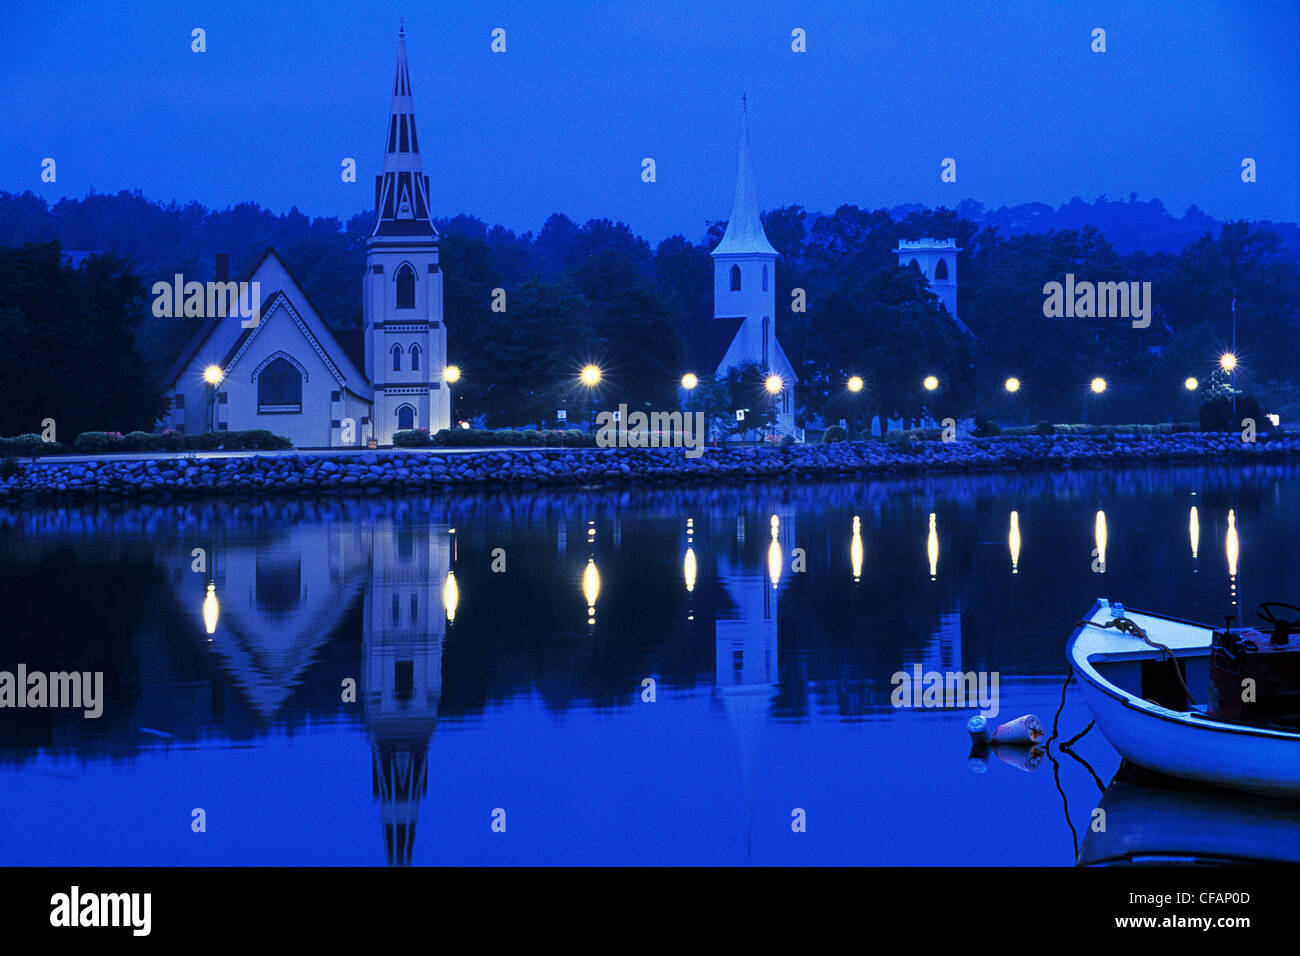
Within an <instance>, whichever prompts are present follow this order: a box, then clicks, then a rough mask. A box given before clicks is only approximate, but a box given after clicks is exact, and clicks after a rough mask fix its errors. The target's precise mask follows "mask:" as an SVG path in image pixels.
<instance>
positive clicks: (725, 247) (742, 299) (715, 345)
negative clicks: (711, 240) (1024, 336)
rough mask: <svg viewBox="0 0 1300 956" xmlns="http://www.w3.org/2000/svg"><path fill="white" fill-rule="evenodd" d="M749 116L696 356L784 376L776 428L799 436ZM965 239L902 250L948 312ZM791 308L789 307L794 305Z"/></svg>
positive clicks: (904, 261)
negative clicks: (709, 310)
mask: <svg viewBox="0 0 1300 956" xmlns="http://www.w3.org/2000/svg"><path fill="white" fill-rule="evenodd" d="M748 126H749V114H748V110H747V109H742V119H741V127H740V158H739V160H738V162H737V164H736V198H735V203H734V205H733V207H732V211H731V218H730V219H729V220H727V229H726V232H725V233H724V234H723V236H722V240H721V241H720V242H719V243H718V244H717V246H716V247H714V249H713V253H712V255H713V321H712V322H711V323H709V324H708V327H707V328H705V329H700V330H696V331H697V335H696V336H695V337H694V341H693V342H692V343H691V348H692V352H693V358H695V359H696V360H697V361H699V362H701V363H702V365H703V367H705V368H706V370H707V371H708V372H709V373H711V374H712V375H713V376H714V377H715V378H717V379H719V380H721V379H722V378H725V377H726V374H727V370H728V369H730V368H733V367H735V366H739V365H741V364H743V363H745V362H754V363H757V364H758V365H759V366H760V367H761V368H762V369H763V373H764V375H766V376H772V375H775V376H776V377H777V378H779V379H780V382H781V388H780V391H779V392H778V393H777V394H776V395H774V396H773V401H774V402H775V403H776V406H777V423H776V428H775V432H776V434H778V435H781V434H798V430H797V429H796V428H795V425H794V415H795V409H796V405H795V397H794V396H795V388H794V387H795V384H796V383H797V382H798V380H799V377H798V376H797V375H796V374H795V371H794V366H793V365H792V364H791V362H790V360H789V358H787V357H786V354H785V350H784V349H783V348H781V343H780V342H779V341H778V340H777V336H776V260H777V257H778V256H779V255H780V253H778V252H777V251H776V250H775V249H774V248H772V244H771V243H770V242H769V241H768V238H767V233H766V231H765V230H764V229H763V222H762V219H761V218H760V216H759V211H758V197H757V191H756V189H755V185H754V165H753V162H752V161H751V159H750V155H749V129H748ZM959 252H961V250H960V249H958V248H957V243H956V241H955V240H953V239H932V238H923V239H914V240H912V239H901V240H899V243H898V246H897V248H895V249H894V254H895V255H896V256H897V257H898V264H899V265H900V266H907V265H915V266H916V267H917V268H918V269H920V270H921V274H922V275H924V276H925V278H926V279H927V280H928V281H929V284H930V289H931V291H933V292H934V293H935V295H936V296H938V298H939V301H940V302H942V303H943V305H944V307H945V308H946V309H947V310H948V314H949V315H950V316H951V317H952V319H953V321H954V322H955V323H956V324H957V326H958V328H960V329H961V330H962V331H963V332H965V333H966V334H968V335H969V334H970V329H969V328H967V327H966V325H965V323H963V322H962V321H961V319H959V318H958V317H957V253H959ZM787 308H788V306H787Z"/></svg>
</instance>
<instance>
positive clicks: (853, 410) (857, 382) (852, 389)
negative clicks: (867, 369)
mask: <svg viewBox="0 0 1300 956" xmlns="http://www.w3.org/2000/svg"><path fill="white" fill-rule="evenodd" d="M848 384H849V394H850V395H851V396H852V399H851V401H850V403H849V415H850V418H849V441H853V432H854V429H855V428H856V426H857V424H858V395H859V394H861V392H862V378H861V376H858V375H854V376H852V377H851V378H850V379H849V383H848Z"/></svg>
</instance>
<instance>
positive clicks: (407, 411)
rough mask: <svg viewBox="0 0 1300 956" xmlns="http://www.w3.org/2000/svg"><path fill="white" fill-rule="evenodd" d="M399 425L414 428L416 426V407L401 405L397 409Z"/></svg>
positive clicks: (399, 426)
mask: <svg viewBox="0 0 1300 956" xmlns="http://www.w3.org/2000/svg"><path fill="white" fill-rule="evenodd" d="M397 427H398V428H414V427H415V408H414V406H411V405H401V406H399V407H398V409H397Z"/></svg>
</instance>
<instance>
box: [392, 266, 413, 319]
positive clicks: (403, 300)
mask: <svg viewBox="0 0 1300 956" xmlns="http://www.w3.org/2000/svg"><path fill="white" fill-rule="evenodd" d="M396 280H397V307H398V308H399V309H414V308H415V270H414V269H412V268H411V266H410V264H409V263H405V262H404V263H402V265H401V268H399V269H398V270H397V276H396Z"/></svg>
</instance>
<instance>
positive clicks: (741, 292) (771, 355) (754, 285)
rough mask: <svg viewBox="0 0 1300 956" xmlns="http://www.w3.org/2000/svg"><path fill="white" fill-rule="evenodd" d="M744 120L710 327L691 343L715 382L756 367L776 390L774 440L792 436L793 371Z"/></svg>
mask: <svg viewBox="0 0 1300 956" xmlns="http://www.w3.org/2000/svg"><path fill="white" fill-rule="evenodd" d="M748 126H749V115H748V111H747V110H746V111H743V113H742V118H741V126H740V158H739V159H738V161H737V163H736V200H735V203H734V205H733V206H732V210H731V218H730V219H728V220H727V229H726V232H725V233H724V234H723V236H722V240H721V241H720V242H719V243H718V244H717V246H715V247H714V249H713V253H712V255H713V321H712V323H710V324H709V325H710V327H709V328H707V329H703V330H699V331H700V332H702V333H703V334H702V335H700V336H699V338H698V340H697V342H696V343H694V349H693V351H694V352H695V356H696V358H697V359H698V360H700V361H702V362H704V363H705V369H704V370H705V372H706V373H708V374H711V375H713V376H714V377H715V378H716V379H718V380H721V379H723V378H725V377H726V374H727V370H728V369H731V368H733V367H735V366H738V365H741V364H743V363H745V362H754V363H757V364H758V365H759V366H760V367H761V368H762V370H763V374H764V375H765V376H772V375H775V376H777V377H778V378H779V379H780V380H781V388H780V391H779V392H778V393H776V394H775V395H773V396H772V401H773V402H774V403H775V404H776V411H777V424H776V429H775V431H776V433H777V434H792V433H793V432H794V413H795V402H794V386H795V383H796V382H797V381H798V380H799V379H798V376H797V375H795V371H794V366H793V365H792V364H791V363H790V360H789V359H788V358H786V354H785V350H784V349H782V348H781V343H780V342H779V341H777V337H776V259H777V256H778V255H779V253H778V252H777V251H776V250H775V249H773V248H772V244H771V243H770V242H768V241H767V233H766V232H765V231H764V230H763V221H762V219H760V218H759V213H758V196H757V192H756V190H755V187H754V164H753V162H752V161H751V160H750V157H749V129H748Z"/></svg>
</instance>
